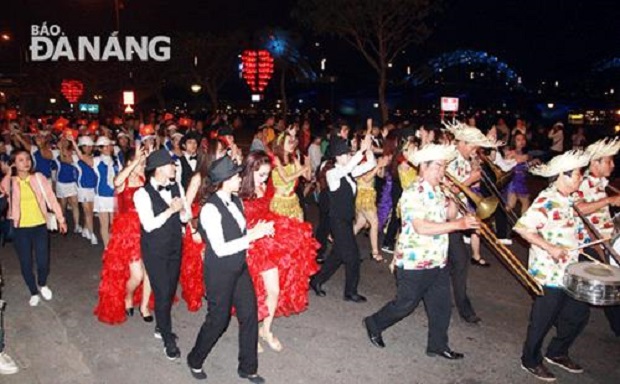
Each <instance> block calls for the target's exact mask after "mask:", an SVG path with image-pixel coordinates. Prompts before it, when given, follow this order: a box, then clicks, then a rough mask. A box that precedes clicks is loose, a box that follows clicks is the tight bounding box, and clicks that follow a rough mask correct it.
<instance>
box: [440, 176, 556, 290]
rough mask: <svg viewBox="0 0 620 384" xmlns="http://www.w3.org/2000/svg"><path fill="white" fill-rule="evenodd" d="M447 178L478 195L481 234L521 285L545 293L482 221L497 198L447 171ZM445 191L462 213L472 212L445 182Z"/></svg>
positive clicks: (457, 185)
mask: <svg viewBox="0 0 620 384" xmlns="http://www.w3.org/2000/svg"><path fill="white" fill-rule="evenodd" d="M446 178H447V179H448V180H450V181H451V182H452V183H453V184H454V186H456V187H457V188H458V189H459V190H461V191H462V192H463V193H464V194H465V195H466V196H468V197H469V196H475V197H476V199H471V200H472V201H473V202H474V203H475V204H476V216H478V218H479V219H481V220H480V229H479V233H480V235H481V236H482V238H483V239H484V240H485V242H486V243H487V245H488V247H489V248H490V249H491V251H493V253H494V254H495V256H496V257H497V258H498V259H499V260H500V261H501V262H502V264H504V266H506V268H507V269H508V270H509V271H510V272H511V273H512V274H513V275H514V276H515V277H516V278H517V281H519V283H521V285H523V286H524V287H525V288H526V289H527V290H528V291H529V292H531V293H533V294H534V295H537V296H542V295H543V294H544V293H543V288H542V286H541V285H540V283H539V282H538V281H536V279H534V277H533V276H532V275H530V274H529V273H528V271H527V269H526V268H525V267H524V266H523V264H522V263H521V261H520V260H519V259H518V258H517V256H516V255H515V254H514V253H512V251H511V250H510V249H509V248H508V247H506V246H505V245H504V244H502V243H500V241H499V240H498V239H497V236H496V235H495V233H494V232H493V230H491V228H489V226H488V225H486V224H485V223H484V221H482V220H483V219H484V218H485V217H483V216H486V217H489V216H490V215H491V214H492V213H493V211H494V210H495V208H496V207H497V198H495V197H494V196H493V197H491V198H488V197H487V198H485V199H483V198H481V197H479V196H477V195H476V194H475V193H473V192H472V191H471V190H470V189H469V188H467V187H466V186H464V185H463V184H462V183H460V182H458V181H456V180H455V178H454V177H453V176H452V175H450V174H448V173H446ZM455 181H456V182H455ZM444 193H446V195H447V196H449V197H450V198H451V199H452V200H453V201H454V202H455V203H456V204H457V206H458V207H459V211H460V212H461V213H462V214H470V213H471V212H470V210H469V208H468V207H467V204H465V203H464V202H463V201H462V200H461V199H459V198H458V196H457V195H456V194H454V193H453V192H452V190H451V189H450V187H449V186H447V185H446V184H444ZM493 199H495V200H494V201H495V207H494V208H493ZM477 202H479V203H480V205H478V204H477ZM491 208H493V210H492V211H490V213H489V210H490V209H491Z"/></svg>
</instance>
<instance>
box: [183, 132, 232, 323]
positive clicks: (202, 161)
mask: <svg viewBox="0 0 620 384" xmlns="http://www.w3.org/2000/svg"><path fill="white" fill-rule="evenodd" d="M223 156H226V149H225V148H224V146H223V144H222V143H221V142H220V141H219V140H217V139H209V140H208V144H207V150H206V153H204V154H201V155H200V157H199V160H198V166H197V167H196V173H194V175H193V176H192V178H191V179H190V182H189V185H188V186H187V191H186V193H185V198H186V200H187V204H188V205H189V206H190V207H191V209H192V220H190V221H189V222H188V223H187V225H186V227H185V235H184V237H183V251H182V252H183V253H182V254H183V257H182V258H181V275H180V276H179V281H180V283H181V287H182V296H183V299H184V300H185V302H186V303H187V309H188V310H189V311H191V312H196V311H198V310H199V309H200V307H202V298H203V296H204V295H205V287H204V282H203V270H202V268H203V257H204V249H205V243H204V241H203V240H202V237H201V236H200V234H199V233H198V217H199V215H200V208H201V207H202V205H203V204H204V202H203V201H202V196H200V193H199V192H200V190H201V189H202V188H201V186H202V183H203V181H204V180H205V178H206V176H207V173H208V171H209V167H210V165H211V162H213V161H214V160H216V159H219V158H220V157H223Z"/></svg>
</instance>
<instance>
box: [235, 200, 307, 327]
mask: <svg viewBox="0 0 620 384" xmlns="http://www.w3.org/2000/svg"><path fill="white" fill-rule="evenodd" d="M244 210H245V216H246V220H247V227H248V228H252V227H253V226H254V225H256V223H257V222H258V221H259V220H265V221H273V222H274V228H275V235H274V236H273V237H264V238H262V239H260V240H257V241H255V242H253V243H252V244H251V245H250V249H249V250H248V257H247V263H248V269H249V272H250V275H251V276H252V281H253V283H254V290H255V291H256V297H257V301H258V318H259V320H262V319H264V318H265V317H267V316H268V314H269V311H268V309H267V305H266V303H265V298H266V291H265V284H264V282H263V278H262V276H261V272H264V271H266V270H269V269H272V268H278V275H279V280H280V296H279V299H278V306H277V309H276V313H275V315H276V316H290V315H293V314H297V313H300V312H303V311H304V310H306V308H307V307H308V290H309V280H310V276H312V275H314V274H315V273H316V272H317V271H318V269H319V268H318V265H317V263H316V254H317V250H318V249H319V243H318V242H317V241H316V240H315V239H314V237H312V226H311V225H310V224H309V223H306V222H300V221H299V220H296V219H291V218H288V217H285V216H281V215H278V214H275V213H272V212H270V211H269V201H268V200H267V199H255V200H249V201H245V202H244Z"/></svg>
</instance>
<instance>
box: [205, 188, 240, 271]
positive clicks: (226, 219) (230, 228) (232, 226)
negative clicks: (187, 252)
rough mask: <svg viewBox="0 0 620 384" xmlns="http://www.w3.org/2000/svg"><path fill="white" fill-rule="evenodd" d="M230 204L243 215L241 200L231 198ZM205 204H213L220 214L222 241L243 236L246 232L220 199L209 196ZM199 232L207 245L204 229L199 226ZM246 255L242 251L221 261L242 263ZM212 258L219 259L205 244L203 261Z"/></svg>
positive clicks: (214, 195) (216, 196)
mask: <svg viewBox="0 0 620 384" xmlns="http://www.w3.org/2000/svg"><path fill="white" fill-rule="evenodd" d="M232 203H233V204H235V205H236V206H237V208H239V211H240V212H241V214H243V204H241V200H240V199H239V198H238V197H237V196H234V195H233V196H232ZM207 204H213V205H214V206H215V208H217V210H218V212H219V213H220V216H221V217H222V220H221V226H222V232H223V233H224V240H225V241H226V242H229V241H233V240H235V239H238V238H240V237H243V236H245V234H246V233H247V230H246V229H245V228H244V229H243V231H242V230H241V228H239V224H238V223H237V220H235V217H234V216H233V215H232V213H230V211H229V210H228V208H226V205H225V203H224V202H223V201H222V199H220V197H219V196H218V195H217V194H215V193H214V194H213V195H211V197H209V199H208V200H207ZM244 216H245V215H244ZM200 231H201V234H202V235H203V239H204V240H205V243H207V239H206V234H205V233H204V229H203V228H202V226H200ZM246 253H247V252H246V251H245V250H244V251H241V252H237V253H235V254H234V255H229V256H223V257H222V259H228V260H233V259H234V260H237V261H239V262H244V261H245V257H246ZM214 257H215V258H218V259H219V257H218V256H217V255H216V254H215V252H214V251H213V247H209V245H208V244H207V246H206V247H205V260H206V259H207V258H210V259H213V258H214Z"/></svg>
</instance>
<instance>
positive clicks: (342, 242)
mask: <svg viewBox="0 0 620 384" xmlns="http://www.w3.org/2000/svg"><path fill="white" fill-rule="evenodd" d="M329 223H330V228H331V232H332V236H333V237H334V244H333V245H332V251H331V253H330V255H329V257H328V258H327V260H326V261H325V264H323V267H322V268H321V270H320V271H319V273H317V274H316V275H315V276H314V278H313V279H314V281H315V282H316V283H318V284H323V283H324V282H326V281H327V280H329V278H330V277H332V275H333V274H334V273H335V272H336V271H337V270H338V268H339V267H340V265H341V264H343V263H344V267H345V278H346V281H345V286H344V294H345V295H353V294H357V285H358V284H359V281H360V263H361V261H360V256H359V250H358V248H357V241H356V240H355V234H354V233H353V220H343V219H340V218H338V217H332V216H330V218H329Z"/></svg>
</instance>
